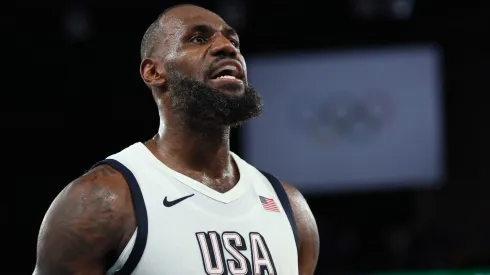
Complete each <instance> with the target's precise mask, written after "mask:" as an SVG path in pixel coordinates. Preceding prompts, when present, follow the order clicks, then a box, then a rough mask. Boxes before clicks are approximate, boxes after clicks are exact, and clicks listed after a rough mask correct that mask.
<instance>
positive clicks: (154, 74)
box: [140, 58, 167, 86]
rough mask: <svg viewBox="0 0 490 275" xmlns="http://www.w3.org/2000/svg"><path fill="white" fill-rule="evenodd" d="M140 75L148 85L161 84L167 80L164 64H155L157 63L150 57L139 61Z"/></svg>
mask: <svg viewBox="0 0 490 275" xmlns="http://www.w3.org/2000/svg"><path fill="white" fill-rule="evenodd" d="M140 75H141V78H142V79H143V81H144V82H145V83H146V85H149V86H162V85H164V84H165V83H166V82H167V72H166V71H165V68H164V66H162V65H160V66H157V63H156V62H155V61H154V60H152V59H150V58H145V59H143V61H141V65H140Z"/></svg>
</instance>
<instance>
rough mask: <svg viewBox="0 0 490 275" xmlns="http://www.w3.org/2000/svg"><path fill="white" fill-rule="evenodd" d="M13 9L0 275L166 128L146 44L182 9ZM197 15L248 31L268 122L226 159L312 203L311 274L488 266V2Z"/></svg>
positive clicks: (241, 139) (358, 2)
mask: <svg viewBox="0 0 490 275" xmlns="http://www.w3.org/2000/svg"><path fill="white" fill-rule="evenodd" d="M14 3H15V6H16V7H15V11H16V12H15V15H13V14H8V13H6V14H5V15H4V16H2V27H3V28H5V29H4V30H7V32H11V33H14V36H15V48H16V49H15V52H14V51H12V52H7V56H6V60H10V59H12V63H10V64H15V66H16V67H12V69H10V70H9V71H10V72H11V73H12V72H13V73H14V74H15V75H16V77H20V79H19V80H18V81H16V84H17V86H16V87H15V88H7V89H4V94H3V98H4V99H6V100H2V104H1V106H2V108H1V109H2V110H1V111H2V118H3V119H2V124H1V126H2V128H1V129H2V139H3V142H2V143H3V147H5V148H3V149H2V150H3V152H2V155H3V158H4V160H5V161H8V163H9V164H7V165H8V166H7V167H6V170H7V171H5V172H6V173H5V175H6V177H4V182H3V185H4V187H3V191H2V197H3V199H2V200H0V213H1V214H2V217H3V219H2V221H1V222H2V223H4V224H3V226H2V233H3V234H4V236H12V237H5V239H4V240H3V245H4V247H5V250H6V251H8V255H7V256H5V257H3V259H2V260H1V261H5V263H4V264H2V271H1V273H2V274H30V273H32V270H33V266H34V263H35V249H36V238H37V233H38V230H39V225H40V223H41V221H42V218H43V216H44V214H45V211H46V210H47V209H48V207H49V205H50V203H51V201H52V200H53V199H54V198H55V196H56V195H57V194H58V192H59V191H60V190H61V189H62V188H63V187H64V185H66V184H67V183H69V182H70V181H71V180H73V179H74V178H76V177H78V176H79V175H80V174H82V173H83V172H84V171H85V170H87V169H88V168H90V166H91V165H93V164H94V163H95V162H97V161H98V160H100V159H103V158H105V157H106V156H108V155H110V154H112V153H114V152H117V151H119V150H121V149H123V148H124V147H126V146H128V145H130V144H132V143H134V142H136V141H144V140H146V139H149V138H151V137H152V136H153V134H154V133H155V132H156V130H157V126H158V117H157V110H156V106H154V102H153V100H152V98H151V95H150V91H149V90H148V89H147V88H146V87H145V86H144V84H143V82H142V81H141V80H140V76H139V73H138V70H139V62H140V60H139V46H140V40H141V38H142V36H143V33H144V32H145V30H146V28H147V27H148V26H149V24H150V23H151V22H152V21H153V20H155V18H156V17H157V15H158V14H159V13H160V12H161V11H163V10H164V9H165V8H167V7H169V6H171V5H173V4H178V3H180V2H178V1H161V0H158V1H157V0H147V1H127V2H121V1H114V0H105V1H93V0H78V1H60V0H49V1H34V0H24V1H14ZM188 3H193V4H198V5H202V6H203V7H206V8H209V9H211V10H213V11H215V12H217V13H218V14H220V15H221V16H222V17H223V18H224V19H225V20H227V21H228V22H229V23H230V24H231V25H232V26H234V27H235V28H236V29H238V31H239V33H240V36H241V41H242V48H243V50H242V51H243V53H244V55H245V57H246V58H247V62H248V68H249V78H250V81H251V83H252V84H254V85H255V86H256V87H257V88H258V89H259V91H260V92H261V93H262V95H263V99H264V104H265V110H264V113H263V116H262V117H260V118H259V119H257V120H255V121H252V122H250V123H249V124H247V125H246V126H244V127H242V128H240V129H236V130H234V132H233V136H232V149H233V150H234V151H235V152H237V153H239V154H241V155H242V156H243V157H244V158H246V159H247V160H248V161H249V162H251V163H252V164H254V165H256V166H258V167H260V168H262V169H264V170H267V171H270V172H272V173H274V174H276V175H278V176H279V177H280V178H281V179H283V180H284V181H286V182H289V183H291V184H293V185H295V186H297V187H298V188H299V189H300V190H301V191H302V192H303V193H304V194H305V197H306V198H307V199H308V202H309V204H310V206H311V208H312V211H313V213H314V215H315V217H316V219H317V222H318V227H319V230H320V234H321V254H320V260H319V264H318V268H317V273H316V274H354V273H356V274H359V273H373V272H391V271H415V270H450V269H452V270H484V269H485V268H487V270H488V268H489V267H490V233H489V232H490V218H489V217H490V199H489V196H490V176H489V173H488V165H489V164H490V162H489V160H488V156H489V154H490V143H489V142H488V141H489V140H490V134H489V132H488V127H489V123H488V119H489V118H490V116H489V115H488V107H487V105H488V100H486V99H485V98H484V97H485V96H487V93H488V91H489V90H490V82H489V81H488V80H489V77H490V66H489V62H490V54H489V49H490V43H488V41H487V38H488V37H489V34H490V20H489V18H490V1H483V0H480V1H452V2H450V1H442V0H432V1H421V0H344V1H341V0H332V1H318V2H317V1H312V0H303V1H266V0H263V1H246V0H233V1H224V0H214V1H212V0H209V1H190V2H188ZM4 42H5V43H4V44H10V43H9V41H4ZM4 46H5V45H4ZM14 53H15V54H14ZM8 66H10V65H8ZM13 68H17V69H16V70H15V69H13ZM5 80H6V81H9V80H10V79H5ZM19 84H20V85H19ZM14 260H15V261H16V262H14Z"/></svg>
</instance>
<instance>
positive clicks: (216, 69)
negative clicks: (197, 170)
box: [160, 6, 262, 126]
mask: <svg viewBox="0 0 490 275" xmlns="http://www.w3.org/2000/svg"><path fill="white" fill-rule="evenodd" d="M164 24H165V25H164V28H165V40H164V41H162V43H161V44H160V47H163V50H162V52H163V53H164V54H163V59H164V61H163V62H164V64H163V65H164V67H165V71H166V72H167V87H168V93H169V96H170V98H171V101H172V109H173V111H174V112H175V113H176V114H178V115H179V116H180V118H181V119H184V120H185V121H186V122H194V124H195V123H198V124H199V123H200V124H215V125H223V126H234V125H236V124H240V123H241V122H244V121H246V120H248V119H251V118H253V117H256V116H258V115H259V114H260V112H261V109H262V102H261V99H260V96H259V95H258V93H257V92H256V91H255V90H254V89H253V87H251V86H250V85H248V80H247V69H246V63H245V59H244V58H243V56H242V54H241V53H240V48H239V46H240V45H239V38H238V35H237V34H236V32H235V31H234V30H233V29H232V28H230V27H229V26H228V25H227V24H226V23H225V22H224V21H223V20H222V19H221V18H220V17H219V16H217V15H216V14H214V13H212V12H210V11H208V10H205V9H202V8H199V7H193V6H185V7H179V8H175V9H174V10H171V11H169V13H168V14H166V15H165V18H164ZM202 126H204V125H202Z"/></svg>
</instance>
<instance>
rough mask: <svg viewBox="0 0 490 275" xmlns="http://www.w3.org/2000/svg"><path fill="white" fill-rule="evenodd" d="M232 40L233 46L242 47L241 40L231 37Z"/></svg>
mask: <svg viewBox="0 0 490 275" xmlns="http://www.w3.org/2000/svg"><path fill="white" fill-rule="evenodd" d="M230 42H231V44H233V46H235V48H240V42H238V41H237V40H235V39H230Z"/></svg>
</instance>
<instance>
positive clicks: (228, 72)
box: [211, 65, 242, 80]
mask: <svg viewBox="0 0 490 275" xmlns="http://www.w3.org/2000/svg"><path fill="white" fill-rule="evenodd" d="M241 78H242V74H241V72H240V70H239V69H238V68H237V67H236V66H234V65H225V66H223V67H221V68H219V69H217V70H216V71H215V72H214V73H213V74H212V77H211V79H238V80H241Z"/></svg>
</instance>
